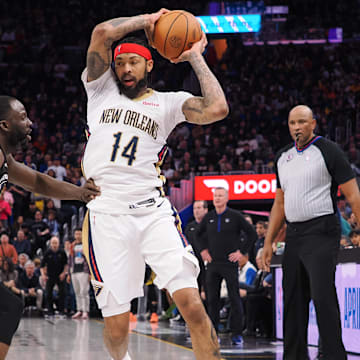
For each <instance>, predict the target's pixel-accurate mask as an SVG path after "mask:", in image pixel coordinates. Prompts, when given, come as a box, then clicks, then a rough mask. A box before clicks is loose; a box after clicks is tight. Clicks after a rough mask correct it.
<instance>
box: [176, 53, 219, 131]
mask: <svg viewBox="0 0 360 360" xmlns="http://www.w3.org/2000/svg"><path fill="white" fill-rule="evenodd" d="M190 62H191V66H192V68H193V70H194V72H195V74H196V76H197V78H198V79H199V83H200V86H201V93H202V96H203V97H193V98H190V99H188V100H187V101H186V102H185V103H184V105H183V111H188V112H191V122H194V123H197V124H206V123H211V122H213V120H211V119H206V118H205V112H204V110H205V109H206V108H208V107H210V106H211V105H213V104H214V103H218V101H219V99H220V100H221V99H224V101H225V95H224V92H223V90H222V88H221V85H220V84H219V82H218V80H217V79H216V77H215V75H214V74H213V73H212V72H211V70H210V69H209V67H208V66H207V64H206V62H205V60H204V58H203V57H202V56H201V55H197V54H194V57H193V58H192V59H191V61H190Z"/></svg>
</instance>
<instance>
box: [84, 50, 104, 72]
mask: <svg viewBox="0 0 360 360" xmlns="http://www.w3.org/2000/svg"><path fill="white" fill-rule="evenodd" d="M86 62H87V69H88V76H89V78H90V79H97V78H98V77H100V76H101V75H102V74H103V73H104V72H105V71H106V70H107V69H108V67H109V66H110V61H109V59H108V61H105V59H104V58H103V57H101V55H100V54H99V53H98V52H96V51H91V52H89V53H88V54H87V59H86Z"/></svg>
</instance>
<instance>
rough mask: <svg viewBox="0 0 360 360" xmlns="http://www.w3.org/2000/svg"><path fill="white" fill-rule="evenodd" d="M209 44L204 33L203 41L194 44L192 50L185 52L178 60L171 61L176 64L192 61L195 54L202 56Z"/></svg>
mask: <svg viewBox="0 0 360 360" xmlns="http://www.w3.org/2000/svg"><path fill="white" fill-rule="evenodd" d="M207 44H208V42H207V39H206V35H205V33H204V32H202V36H201V39H200V40H199V41H197V42H196V43H194V44H193V46H192V47H191V49H189V50H186V51H184V52H183V53H182V54H181V55H180V56H179V57H177V58H176V59H171V60H170V61H171V62H172V63H174V64H177V63H179V62H184V61H190V60H191V57H192V55H193V54H194V53H199V54H200V55H201V54H202V53H203V52H204V51H205V48H206V46H207Z"/></svg>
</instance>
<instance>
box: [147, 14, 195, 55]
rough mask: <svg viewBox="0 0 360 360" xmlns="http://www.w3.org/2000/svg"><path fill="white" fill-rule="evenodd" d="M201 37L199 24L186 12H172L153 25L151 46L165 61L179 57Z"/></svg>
mask: <svg viewBox="0 0 360 360" xmlns="http://www.w3.org/2000/svg"><path fill="white" fill-rule="evenodd" d="M201 36H202V30H201V26H200V23H199V22H198V20H197V19H196V17H195V16H194V15H192V14H190V13H189V12H187V11H183V10H173V11H170V12H168V13H166V14H164V15H162V16H161V17H160V19H159V20H158V21H157V22H156V23H155V29H154V38H153V45H154V47H155V48H156V50H157V51H158V52H159V53H160V54H161V55H162V56H163V57H165V58H167V59H174V58H177V57H179V56H180V55H181V54H182V53H183V52H184V51H185V50H189V49H190V48H191V46H192V45H193V44H194V43H195V42H197V41H199V40H200V39H201Z"/></svg>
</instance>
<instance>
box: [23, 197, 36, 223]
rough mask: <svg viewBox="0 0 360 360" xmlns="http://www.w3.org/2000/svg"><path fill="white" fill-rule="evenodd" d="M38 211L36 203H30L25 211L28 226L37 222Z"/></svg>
mask: <svg viewBox="0 0 360 360" xmlns="http://www.w3.org/2000/svg"><path fill="white" fill-rule="evenodd" d="M36 211H39V209H38V208H37V207H36V204H35V201H30V203H29V206H28V208H27V209H25V211H24V219H25V222H26V223H27V224H29V225H32V223H33V222H34V221H35V213H36Z"/></svg>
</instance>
